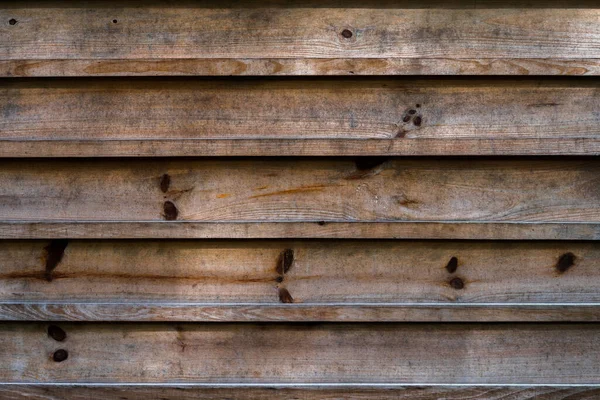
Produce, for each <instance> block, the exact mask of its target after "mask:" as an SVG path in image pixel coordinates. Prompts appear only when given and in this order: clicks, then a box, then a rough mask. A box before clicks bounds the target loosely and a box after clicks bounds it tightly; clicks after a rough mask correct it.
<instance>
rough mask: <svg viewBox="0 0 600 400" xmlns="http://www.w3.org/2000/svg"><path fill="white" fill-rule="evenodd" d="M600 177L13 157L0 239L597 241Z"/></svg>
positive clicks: (533, 162) (548, 169)
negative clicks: (170, 238) (599, 182)
mask: <svg viewBox="0 0 600 400" xmlns="http://www.w3.org/2000/svg"><path fill="white" fill-rule="evenodd" d="M599 171H600V164H599V163H598V162H597V161H596V160H595V159H591V158H580V159H561V160H546V159H529V160H520V159H496V160H490V159H469V160H467V159H439V160H436V159H379V158H376V159H370V158H367V159H364V158H359V159H356V160H355V161H353V160H348V159H333V160H332V159H328V160H322V159H263V160H256V159H251V160H244V159H241V160H240V159H204V160H180V161H170V160H152V161H147V160H135V161H134V160H131V161H119V160H103V161H101V162H100V161H95V160H52V161H35V162H30V161H19V160H5V161H3V162H2V163H1V168H0V197H1V198H2V199H3V202H2V203H0V219H1V220H2V221H3V222H2V224H1V225H0V232H2V237H4V238H15V237H17V238H18V237H19V236H22V237H23V238H32V237H33V238H35V236H36V235H42V236H40V238H46V237H48V236H51V234H52V233H54V235H55V236H57V237H65V236H67V237H69V236H71V237H72V238H81V237H94V236H98V237H102V238H110V237H112V236H114V237H119V238H121V237H152V236H157V237H173V238H177V237H204V238H207V237H226V238H234V237H249V238H251V237H257V238H258V237H261V238H262V237H273V238H277V237H283V238H288V237H294V236H298V237H307V236H308V237H310V236H311V235H313V236H316V237H357V238H361V237H392V238H397V237H403V236H404V235H406V236H407V237H408V238H418V237H424V238H435V237H439V238H442V237H446V238H471V239H476V238H478V237H477V236H475V235H479V238H482V239H493V238H504V239H510V238H514V239H540V238H545V239H563V238H570V239H594V238H596V237H597V221H598V219H599V216H600V209H599V208H598V197H599V195H598V190H597V185H596V184H595V182H596V181H597V180H598V179H599V176H600V175H599V174H598V172H599ZM165 177H168V178H169V185H168V187H166V188H165V187H163V185H162V184H161V181H162V180H163V179H165ZM550 193H551V194H552V195H549V194H550ZM256 222H260V223H261V224H255V223H256ZM215 223H217V224H215ZM40 224H41V225H40ZM115 224H116V225H115ZM336 224H337V225H336ZM407 224H408V225H407ZM174 227H178V228H174ZM415 229H416V230H415ZM100 230H104V231H103V232H102V233H100V232H99V231H100ZM115 230H116V231H117V232H118V233H117V234H115V233H114V232H115ZM130 235H131V236H130ZM473 236H475V237H473ZM52 238H55V237H52Z"/></svg>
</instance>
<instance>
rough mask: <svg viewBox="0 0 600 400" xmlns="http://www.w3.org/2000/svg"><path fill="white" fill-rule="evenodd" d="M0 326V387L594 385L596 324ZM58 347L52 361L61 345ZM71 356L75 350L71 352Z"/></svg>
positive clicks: (599, 345) (598, 373)
mask: <svg viewBox="0 0 600 400" xmlns="http://www.w3.org/2000/svg"><path fill="white" fill-rule="evenodd" d="M59 328H60V329H62V330H64V332H65V333H66V339H65V340H63V341H62V342H57V341H56V340H54V339H53V338H51V337H49V336H48V334H47V329H48V325H47V324H39V323H4V324H2V325H0V338H1V343H2V346H0V357H1V359H2V360H5V361H4V362H3V363H1V364H0V379H1V380H2V382H23V383H33V382H36V383H48V382H55V383H61V382H62V383H95V382H97V383H102V382H114V383H131V382H139V383H186V382H189V383H210V384H215V383H225V384H227V383H256V384H261V383H263V384H278V383H287V384H302V383H316V384H318V383H334V384H335V383H337V384H343V383H365V384H369V383H381V384H403V383H413V384H420V383H422V384H424V385H426V384H427V383H430V384H449V383H453V384H476V383H477V384H491V385H502V384H541V385H543V384H555V385H560V384H598V382H600V364H599V363H598V359H599V357H600V325H598V324H510V325H509V324H395V323H389V324H310V325H306V324H303V325H298V324H260V325H255V324H199V323H195V324H178V325H174V324H67V323H65V324H60V326H59ZM59 349H62V350H63V352H62V355H61V357H60V358H59V359H64V357H65V356H68V358H67V359H65V360H64V361H62V362H56V361H54V360H53V358H56V352H57V350H59ZM64 351H66V352H67V354H65V353H64Z"/></svg>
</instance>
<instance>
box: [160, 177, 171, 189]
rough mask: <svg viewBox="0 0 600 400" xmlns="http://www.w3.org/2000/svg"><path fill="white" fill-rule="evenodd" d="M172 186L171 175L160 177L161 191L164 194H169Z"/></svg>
mask: <svg viewBox="0 0 600 400" xmlns="http://www.w3.org/2000/svg"><path fill="white" fill-rule="evenodd" d="M170 186H171V176H170V175H169V174H164V175H163V176H161V177H160V191H161V192H163V193H167V192H168V191H169V187H170Z"/></svg>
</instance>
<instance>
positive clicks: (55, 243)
mask: <svg viewBox="0 0 600 400" xmlns="http://www.w3.org/2000/svg"><path fill="white" fill-rule="evenodd" d="M68 244H69V241H68V240H67V239H55V240H52V241H51V242H50V244H48V246H46V247H44V258H45V259H46V269H45V271H44V278H45V279H46V280H47V281H48V282H51V281H52V272H53V271H54V269H55V268H56V267H57V266H58V264H59V263H60V261H61V260H62V259H63V256H64V254H65V249H66V248H67V245H68Z"/></svg>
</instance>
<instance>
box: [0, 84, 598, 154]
mask: <svg viewBox="0 0 600 400" xmlns="http://www.w3.org/2000/svg"><path fill="white" fill-rule="evenodd" d="M598 93H599V92H598V82H597V81H596V80H585V81H578V80H573V79H560V80H529V79H527V80H510V79H509V80H482V79H477V80H473V79H469V80H466V79H429V80H423V79H421V80H414V79H395V80H390V79H388V80H381V79H378V80H373V79H364V78H363V79H355V80H347V79H345V80H340V79H319V80H315V79H311V80H306V79H293V80H285V81H281V80H272V79H267V80H265V79H260V80H257V79H243V80H242V79H236V80H224V79H218V80H214V79H211V80H207V79H185V80H182V79H160V80H148V79H144V80H139V79H136V80H115V79H112V80H106V79H93V80H90V79H83V80H34V81H25V80H15V81H6V82H4V85H3V88H2V89H1V90H0V104H1V105H2V110H3V115H4V118H3V120H2V121H1V122H0V144H1V145H0V156H3V157H21V156H22V157H49V156H58V157H61V156H85V157H99V156H192V155H212V156H216V155H238V156H239V155H250V156H260V155H268V156H282V155H337V156H340V155H469V154H470V155H502V154H510V155H518V154H522V155H529V154H534V155H544V154H563V155H569V154H599V153H600V145H599V144H598V143H599V141H598V136H599V134H600V128H599V126H600V116H599V114H598V112H597V111H598V108H599V105H600V100H599V95H598Z"/></svg>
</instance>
